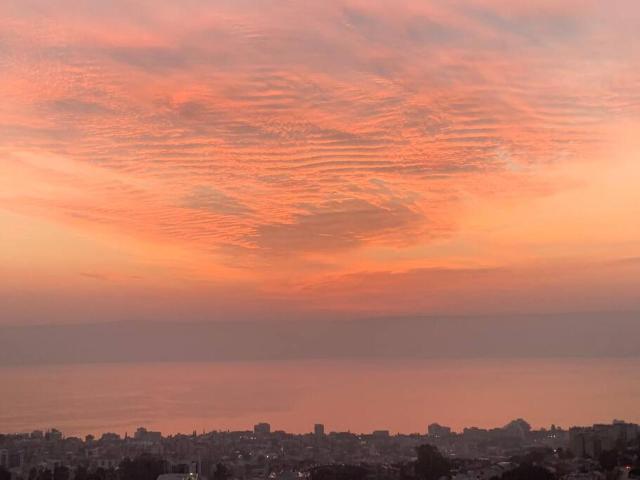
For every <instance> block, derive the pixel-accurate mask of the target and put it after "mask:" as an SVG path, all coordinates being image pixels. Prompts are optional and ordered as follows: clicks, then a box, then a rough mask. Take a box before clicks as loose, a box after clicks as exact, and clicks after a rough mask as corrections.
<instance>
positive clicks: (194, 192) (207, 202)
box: [182, 185, 250, 215]
mask: <svg viewBox="0 0 640 480" xmlns="http://www.w3.org/2000/svg"><path fill="white" fill-rule="evenodd" d="M182 205H183V206H184V207H186V208H193V209H198V210H206V211H209V212H212V213H219V214H224V215H244V214H246V213H249V212H250V209H248V208H247V207H246V206H245V205H243V204H242V203H241V202H240V201H238V200H236V199H235V198H233V197H230V196H229V195H227V194H226V193H224V192H221V191H219V190H216V189H215V188H212V187H208V186H202V185H200V186H197V187H194V188H192V189H191V191H190V192H189V193H188V194H187V195H185V196H184V197H183V199H182Z"/></svg>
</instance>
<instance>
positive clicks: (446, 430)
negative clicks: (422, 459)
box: [427, 423, 451, 438]
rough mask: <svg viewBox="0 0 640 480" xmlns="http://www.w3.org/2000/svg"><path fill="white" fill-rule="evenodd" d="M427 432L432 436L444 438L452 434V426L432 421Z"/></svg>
mask: <svg viewBox="0 0 640 480" xmlns="http://www.w3.org/2000/svg"><path fill="white" fill-rule="evenodd" d="M427 433H428V435H429V436H430V437H434V438H443V437H448V436H449V435H451V427H445V426H443V425H440V424H439V423H432V424H431V425H429V426H428V427H427Z"/></svg>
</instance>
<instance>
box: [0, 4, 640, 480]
mask: <svg viewBox="0 0 640 480" xmlns="http://www.w3.org/2000/svg"><path fill="white" fill-rule="evenodd" d="M638 32H640V2H637V1H634V0H617V1H599V0H598V1H596V0H565V1H551V0H536V1H530V2H521V1H513V0H468V1H462V0H452V1H440V0H429V1H422V0H421V1H418V0H415V1H410V0H408V1H391V0H388V1H385V0H372V1H370V0H366V1H365V0H362V1H360V0H322V1H316V2H313V1H286V0H281V1H276V0H264V1H262V0H215V1H200V0H181V1H169V0H142V1H128V0H110V1H106V0H87V1H72V0H54V1H49V0H3V1H1V2H0V385H1V388H2V390H3V392H6V394H5V393H3V394H2V395H0V397H1V398H0V433H4V432H27V431H31V430H34V429H41V430H42V429H48V428H53V427H56V428H62V429H65V431H66V433H68V434H73V435H85V434H87V433H95V434H98V433H101V432H104V431H117V432H118V433H119V434H124V433H125V431H126V432H130V433H132V432H133V431H134V430H135V428H136V427H138V426H147V427H149V428H156V429H158V430H162V432H164V433H177V432H184V433H191V432H192V431H193V430H194V429H197V431H198V432H200V430H203V429H205V430H206V431H207V432H208V431H209V430H213V429H243V428H245V429H250V428H251V426H252V425H253V424H257V425H258V424H259V422H263V421H272V422H273V424H274V428H282V429H287V430H288V431H292V432H298V433H300V432H307V431H308V430H309V429H310V428H311V427H312V425H313V424H314V423H316V422H320V421H323V422H326V423H327V429H329V428H335V429H340V430H341V431H348V430H353V431H359V432H361V431H367V432H368V431H373V430H375V429H376V428H386V429H389V430H390V431H391V432H398V431H400V432H417V431H419V432H422V433H424V431H425V429H426V427H427V425H428V424H429V422H435V421H436V420H438V421H442V422H446V423H447V424H449V425H451V426H453V427H454V428H458V429H462V428H464V427H465V426H473V425H476V426H483V427H492V426H501V425H506V424H507V422H509V421H510V420H512V419H514V418H520V417H526V418H528V419H530V421H531V422H532V424H533V425H534V426H535V427H540V426H545V427H549V426H550V425H551V424H552V423H553V424H554V425H562V426H565V427H570V426H572V425H575V424H585V425H586V424H593V423H596V422H611V421H612V420H613V419H614V418H622V419H624V420H627V421H635V422H640V410H639V409H638V405H639V403H638V402H640V363H638V362H640V348H639V341H640V289H639V287H640V221H639V220H638V219H640V137H639V136H638V132H640V41H639V34H638ZM332 422H333V423H332ZM518 425H519V424H518ZM612 425H613V424H612ZM261 428H262V429H263V430H264V428H263V427H259V426H258V428H257V432H260V431H261ZM323 428H324V426H323ZM612 428H613V427H612ZM615 428H618V429H620V428H622V427H615ZM327 431H328V430H327ZM554 432H555V430H554ZM322 435H324V433H323V434H322ZM554 435H555V433H554ZM558 435H559V434H558ZM567 435H568V434H567ZM143 437H144V436H143ZM194 437H195V435H194ZM38 438H39V437H38ZM145 438H146V437H145ZM269 438H270V437H269ZM322 438H324V437H322ZM447 438H448V437H447ZM523 438H524V437H523ZM527 438H528V437H527ZM545 438H546V437H545ZM558 438H560V437H559V436H558V437H553V442H559V440H558ZM563 438H564V437H563ZM223 443H224V442H223ZM474 445H475V444H474ZM549 445H551V446H552V447H553V448H554V449H557V448H558V445H560V444H559V443H558V444H556V443H550V444H549ZM0 447H2V445H0ZM449 447H450V445H449V444H446V445H445V446H444V447H442V448H445V451H446V452H448V453H451V455H454V453H455V455H459V454H460V452H463V453H464V454H469V452H472V453H473V454H474V455H476V456H484V457H486V456H487V455H488V454H487V452H486V451H475V450H473V449H471V450H469V449H468V448H467V447H466V446H465V448H467V449H466V450H464V449H460V450H455V451H454V450H451V451H448V450H446V448H449ZM87 448H88V447H87ZM314 448H315V447H314ZM367 448H368V447H367ZM411 448H413V447H411ZM451 448H453V447H451ZM456 448H457V447H456ZM474 448H475V447H474ZM501 448H502V447H501ZM585 448H586V447H585ZM0 450H2V448H0ZM9 450H10V449H9V447H7V451H9ZM411 451H412V452H413V450H411ZM367 452H369V450H367ZM452 452H453V453H452ZM263 453H264V452H263ZM583 453H584V452H583ZM592 453H593V452H592ZM261 454H262V453H261ZM7 455H8V454H7ZM224 455H228V456H231V457H233V455H235V453H234V452H232V453H229V452H226V451H225V453H224ZM264 455H267V454H266V453H265V454H264ZM460 455H462V454H460ZM578 456H579V455H578ZM484 457H483V458H484ZM592 457H593V458H596V456H595V454H593V455H592ZM7 458H8V457H7ZM34 458H35V457H34ZM43 458H44V457H43ZM216 458H217V457H216ZM220 458H223V455H222V454H220ZM233 458H236V457H233ZM319 458H320V457H319ZM323 458H324V457H323ZM339 458H341V457H338V456H334V457H331V459H332V460H335V461H336V462H337V461H338V460H337V459H339ZM394 458H395V457H394ZM402 458H403V459H404V457H402ZM407 458H408V457H407ZM621 458H622V457H621ZM405 460H406V459H405ZM394 461H395V460H394ZM403 461H404V460H403ZM34 462H35V460H34ZM620 462H622V460H621V461H620ZM621 464H622V463H621ZM34 465H35V463H34ZM0 466H2V464H1V462H0ZM14 478H16V477H15V476H14ZM25 478H27V477H26V476H25ZM29 478H31V477H29ZM189 478H192V477H189ZM222 478H224V477H222ZM227 478H231V477H227ZM238 478H240V476H238ZM242 478H250V477H242ZM251 478H253V477H251ZM265 478H266V477H265ZM270 478H271V477H270ZM439 478H440V477H435V478H431V479H428V480H439ZM473 478H485V477H479V476H478V477H473ZM486 478H490V476H487V477H486ZM603 478H604V477H603ZM607 478H608V479H614V480H615V479H617V477H607ZM620 478H622V477H620ZM629 478H630V477H629ZM639 478H640V477H639ZM0 479H2V480H4V477H1V476H0ZM99 480H105V479H103V478H101V479H99ZM107 480H108V479H107ZM153 480H155V478H154V479H153ZM201 480H202V479H201ZM216 480H218V479H216ZM458 480H463V479H458ZM467 480H469V479H467ZM512 480H517V479H512ZM543 480H549V479H543ZM583 480H597V479H595V478H589V479H583ZM600 480H602V479H600Z"/></svg>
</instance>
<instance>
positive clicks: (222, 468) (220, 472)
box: [213, 463, 231, 480]
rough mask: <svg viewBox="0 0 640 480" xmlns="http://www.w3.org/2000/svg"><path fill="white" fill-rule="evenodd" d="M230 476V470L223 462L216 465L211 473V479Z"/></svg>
mask: <svg viewBox="0 0 640 480" xmlns="http://www.w3.org/2000/svg"><path fill="white" fill-rule="evenodd" d="M229 477H231V472H230V471H229V469H228V468H227V466H226V465H225V464H224V463H218V464H217V465H216V471H215V472H214V474H213V480H227V479H228V478H229Z"/></svg>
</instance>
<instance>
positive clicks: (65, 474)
mask: <svg viewBox="0 0 640 480" xmlns="http://www.w3.org/2000/svg"><path fill="white" fill-rule="evenodd" d="M70 476H71V472H70V470H69V468H68V467H65V466H64V465H59V466H57V467H56V468H54V469H53V480H69V477H70Z"/></svg>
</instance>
